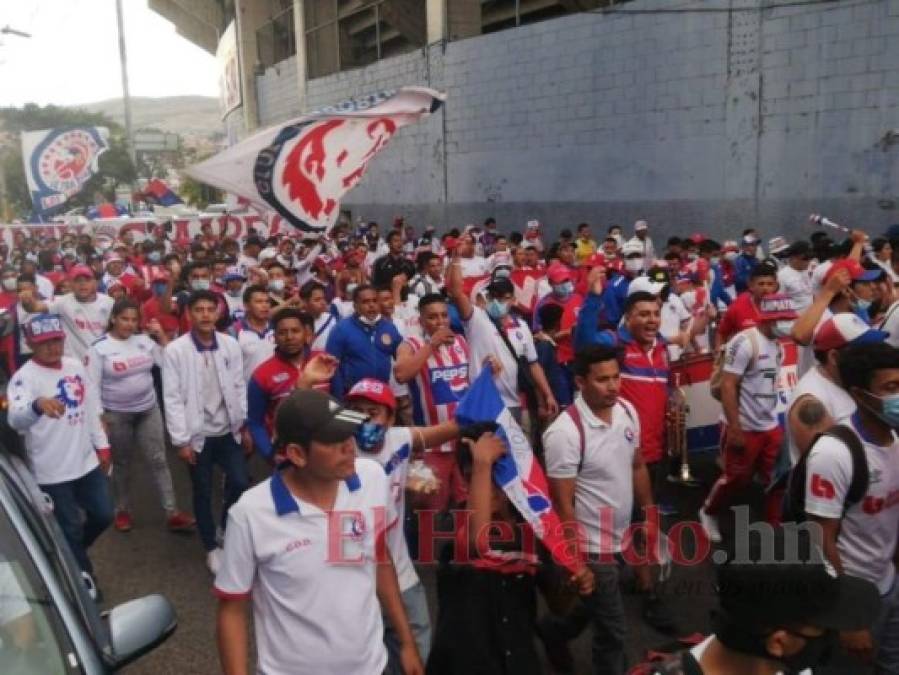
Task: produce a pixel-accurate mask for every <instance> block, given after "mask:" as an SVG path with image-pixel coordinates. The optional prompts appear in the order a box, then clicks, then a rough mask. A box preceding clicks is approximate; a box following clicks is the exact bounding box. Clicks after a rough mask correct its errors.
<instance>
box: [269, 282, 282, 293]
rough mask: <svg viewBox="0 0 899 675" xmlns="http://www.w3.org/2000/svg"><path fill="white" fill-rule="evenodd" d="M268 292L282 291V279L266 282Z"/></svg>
mask: <svg viewBox="0 0 899 675" xmlns="http://www.w3.org/2000/svg"><path fill="white" fill-rule="evenodd" d="M268 290H270V291H272V292H273V293H280V292H282V291H283V290H284V279H272V280H271V281H269V282H268Z"/></svg>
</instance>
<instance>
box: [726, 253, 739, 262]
mask: <svg viewBox="0 0 899 675" xmlns="http://www.w3.org/2000/svg"><path fill="white" fill-rule="evenodd" d="M738 255H740V254H739V253H738V252H737V251H727V252H726V253H725V254H724V259H725V260H729V261H730V262H733V261H734V260H736V259H737V256H738Z"/></svg>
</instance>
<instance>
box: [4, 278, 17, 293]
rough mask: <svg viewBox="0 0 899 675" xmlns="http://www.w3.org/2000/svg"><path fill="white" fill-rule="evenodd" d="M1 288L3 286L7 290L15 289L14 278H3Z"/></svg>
mask: <svg viewBox="0 0 899 675" xmlns="http://www.w3.org/2000/svg"><path fill="white" fill-rule="evenodd" d="M3 288H4V290H7V291H14V290H16V278H15V277H9V278H8V279H4V280H3Z"/></svg>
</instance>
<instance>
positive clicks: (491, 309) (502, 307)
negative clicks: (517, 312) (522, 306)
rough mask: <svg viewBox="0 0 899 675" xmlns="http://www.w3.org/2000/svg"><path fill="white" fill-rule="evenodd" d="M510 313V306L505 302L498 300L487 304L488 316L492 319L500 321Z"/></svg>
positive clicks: (494, 299)
mask: <svg viewBox="0 0 899 675" xmlns="http://www.w3.org/2000/svg"><path fill="white" fill-rule="evenodd" d="M508 313H509V305H507V304H506V303H505V302H501V301H500V300H497V299H496V298H493V299H491V300H490V302H488V303H487V314H489V315H490V318H492V319H495V320H499V319H502V318H503V317H505V316H506V315H507V314H508Z"/></svg>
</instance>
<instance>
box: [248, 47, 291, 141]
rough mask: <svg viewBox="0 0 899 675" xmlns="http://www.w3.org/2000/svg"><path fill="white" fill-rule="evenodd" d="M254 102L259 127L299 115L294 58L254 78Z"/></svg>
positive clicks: (277, 64)
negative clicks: (257, 111)
mask: <svg viewBox="0 0 899 675" xmlns="http://www.w3.org/2000/svg"><path fill="white" fill-rule="evenodd" d="M256 100H257V102H258V106H259V108H258V110H259V126H260V127H267V126H270V125H272V124H274V123H275V122H279V121H281V120H285V119H289V118H291V117H297V116H299V115H300V113H301V112H302V110H301V106H300V97H299V95H298V92H297V57H296V56H291V57H290V58H288V59H285V60H284V61H281V62H280V63H276V64H275V65H274V66H272V67H271V68H267V69H266V70H265V73H264V74H262V75H258V76H257V77H256Z"/></svg>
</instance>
